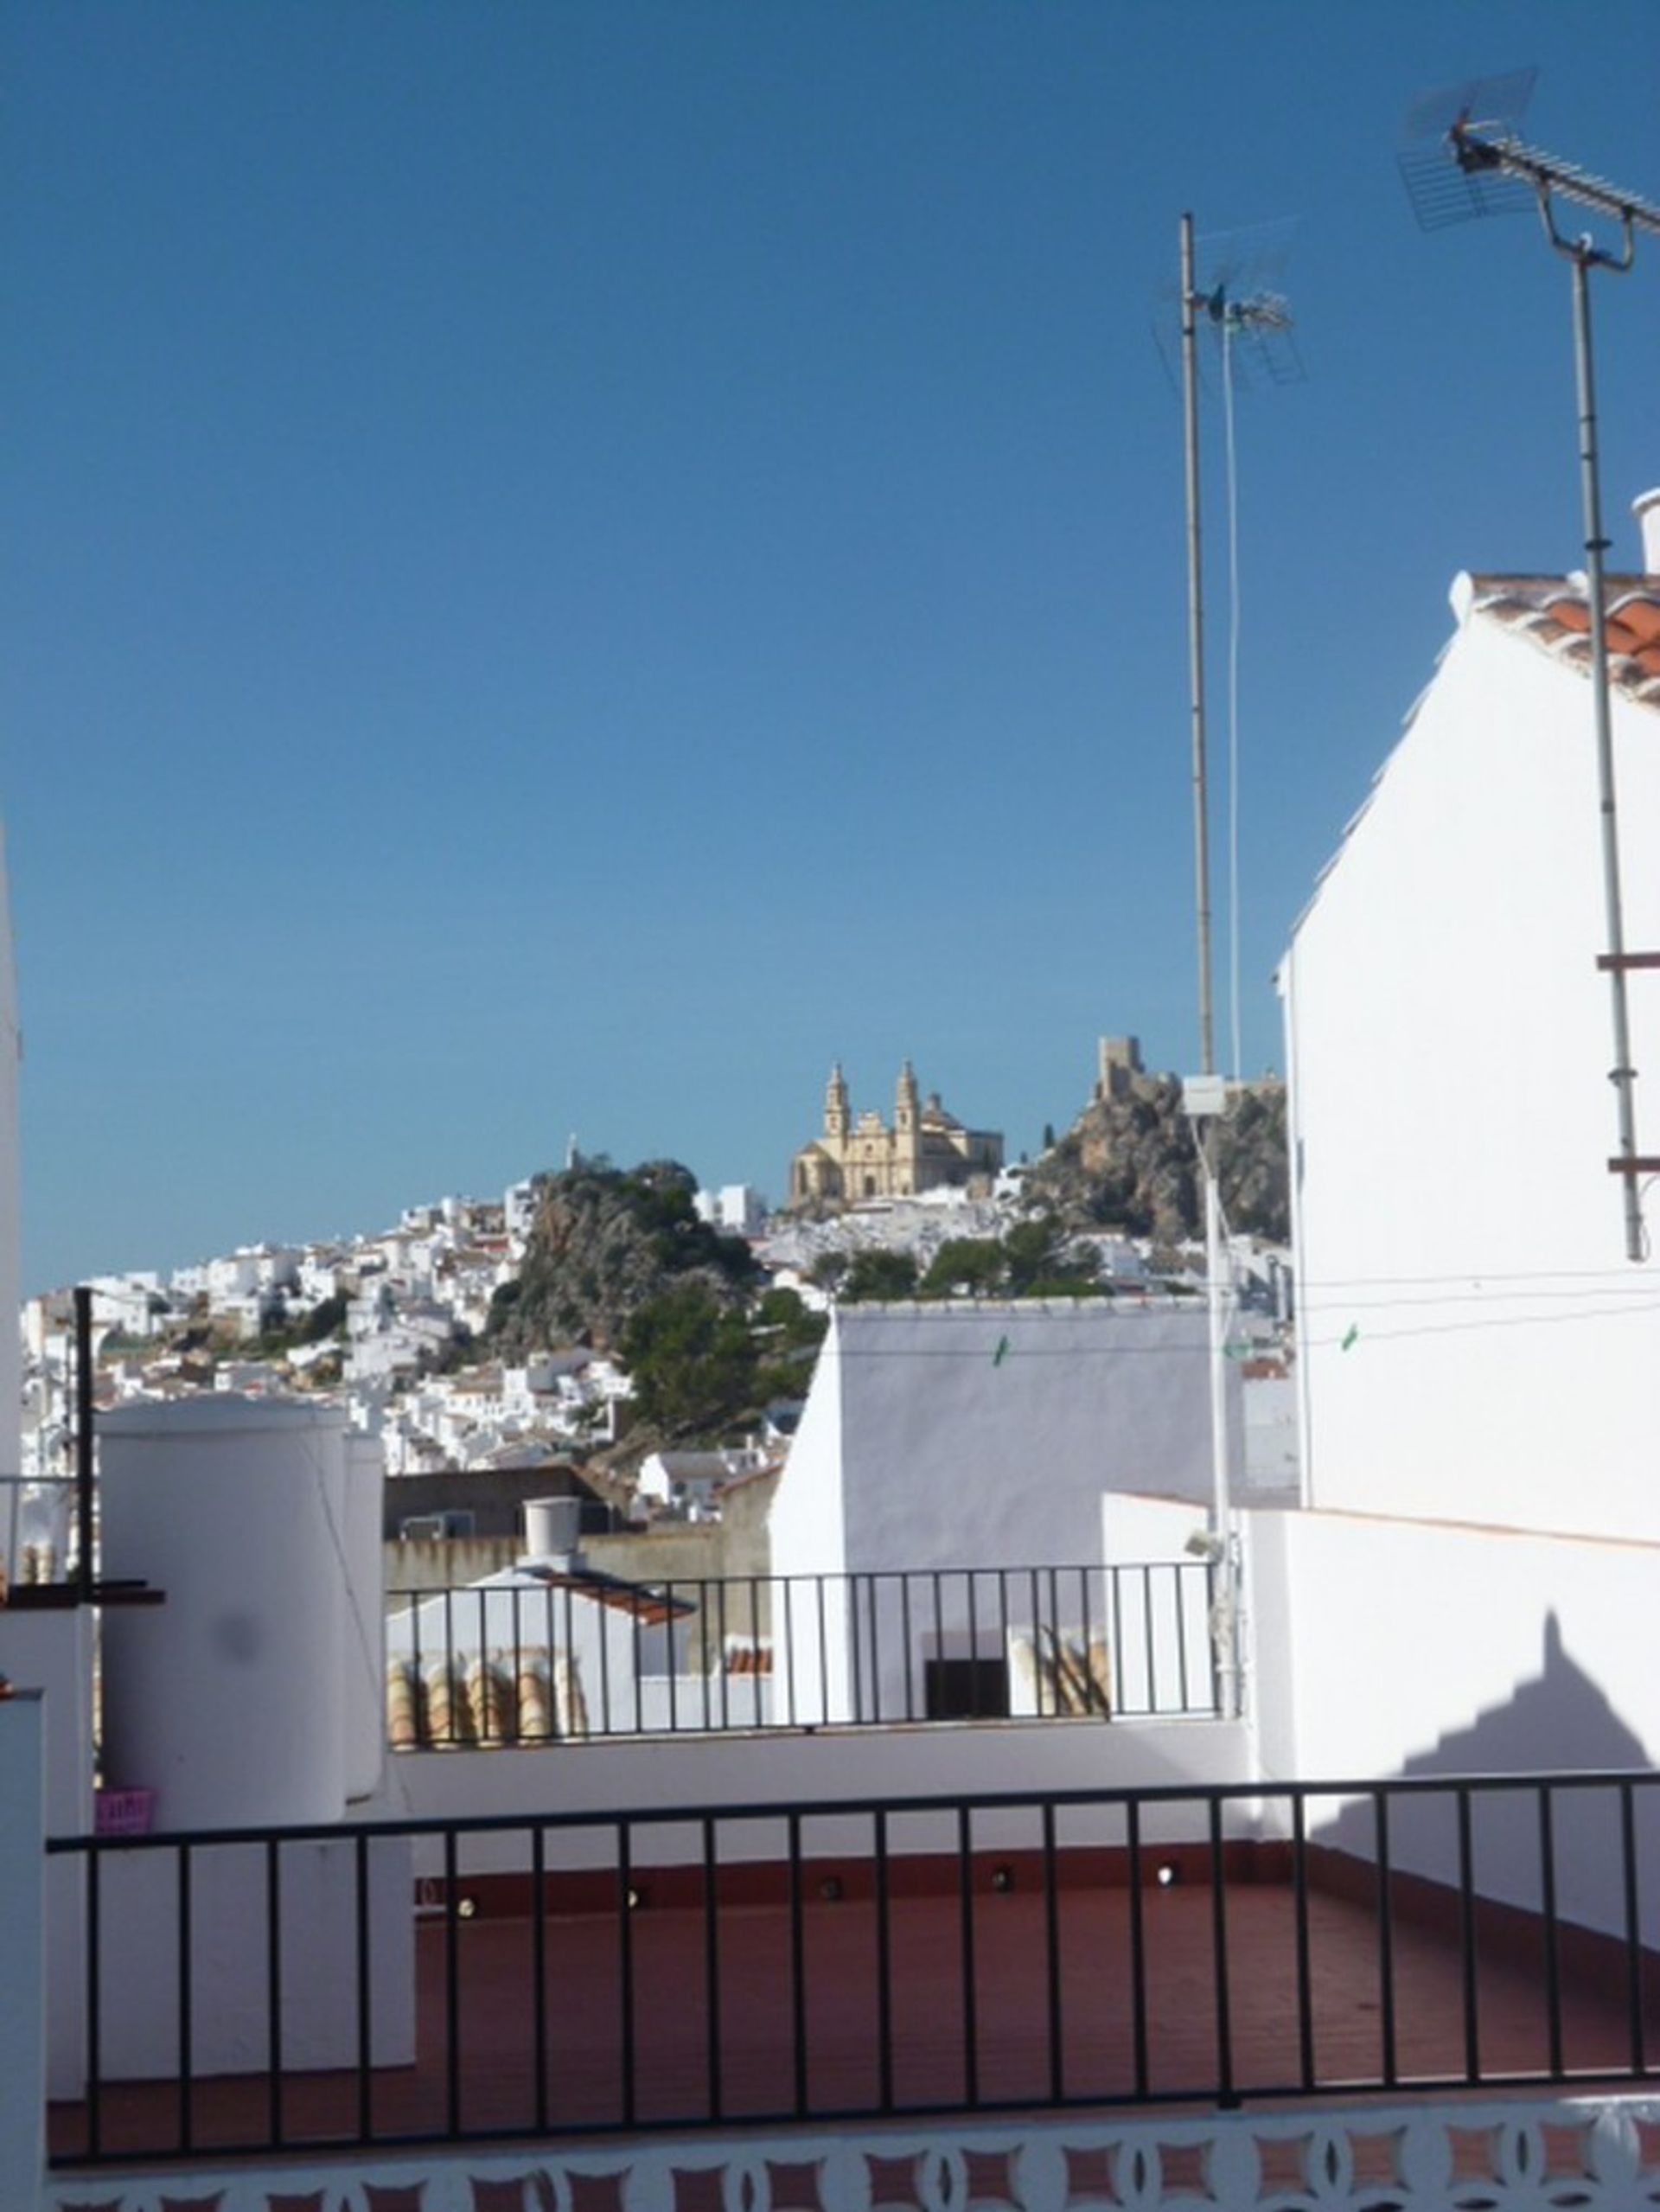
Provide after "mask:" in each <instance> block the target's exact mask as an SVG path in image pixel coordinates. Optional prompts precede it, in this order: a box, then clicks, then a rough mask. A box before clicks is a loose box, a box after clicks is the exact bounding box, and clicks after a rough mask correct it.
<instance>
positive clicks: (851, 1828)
mask: <svg viewBox="0 0 1660 2212" xmlns="http://www.w3.org/2000/svg"><path fill="white" fill-rule="evenodd" d="M1657 1841H1660V1775H1657V1774H1654V1773H1650V1772H1644V1773H1629V1774H1628V1773H1609V1774H1554V1775H1548V1776H1538V1777H1532V1778H1528V1777H1521V1776H1494V1777H1481V1778H1473V1779H1471V1778H1459V1779H1448V1778H1441V1777H1433V1778H1414V1779H1411V1780H1393V1781H1369V1780H1363V1781H1342V1782H1318V1783H1314V1782H1310V1783H1299V1784H1291V1785H1286V1784H1275V1785H1263V1784H1261V1783H1242V1784H1239V1785H1236V1786H1233V1787H1226V1788H1205V1789H1201V1788H1182V1787H1169V1788H1159V1789H1143V1790H1116V1791H1111V1790H1108V1791H1100V1790H1096V1791H1083V1790H1074V1791H1066V1792H1060V1793H1048V1794H1044V1795H1039V1796H1031V1797H1025V1796H1019V1797H1016V1796H1008V1795H987V1796H978V1795H976V1796H968V1797H961V1798H939V1797H926V1798H924V1797H911V1798H901V1797H894V1798H888V1799H884V1800H867V1801H865V1802H862V1803H846V1802H841V1801H838V1800H824V1801H820V1802H814V1803H810V1804H806V1803H803V1804H795V1805H784V1806H777V1805H774V1806H759V1805H752V1804H751V1805H743V1806H696V1807H664V1808H661V1809H658V1810H654V1811H649V1812H622V1813H609V1814H603V1815H602V1814H574V1813H573V1814H565V1815H557V1816H551V1817H547V1818H540V1819H534V1820H525V1819H520V1818H501V1819H473V1820H464V1821H461V1820H449V1821H437V1820H421V1821H416V1820H409V1821H401V1822H393V1823H388V1824H376V1825H373V1826H370V1827H364V1828H361V1829H357V1830H352V1829H342V1828H341V1827H338V1826H327V1825H320V1826H312V1827H292V1828H287V1829H283V1830H265V1829H246V1830H240V1831H234V1832H231V1831H226V1832H201V1833H197V1834H192V1835H178V1836H170V1837H169V1836H154V1837H151V1838H146V1839H144V1840H143V1841H132V1842H123V1843H115V1842H112V1841H103V1840H93V1839H89V1838H73V1839H59V1840H54V1841H53V1842H52V1843H50V1844H48V1851H49V1853H50V1854H51V1855H52V1856H51V1858H50V1861H49V1864H48V1877H49V1878H48V1919H49V1925H52V1926H55V1925H57V1920H56V1919H55V1918H54V1917H53V1916H54V1915H61V1914H62V1913H63V1912H64V1911H65V1910H66V1908H73V1913H74V1915H76V1916H77V1918H76V1924H77V1925H78V1927H79V1928H80V1946H79V1953H80V1955H79V1956H78V1957H76V1958H73V1959H71V1958H66V1957H64V1956H61V1955H58V1956H54V1958H53V1959H51V1960H50V1967H51V1971H52V1972H53V1975H54V1979H56V1980H57V1981H58V1982H59V1983H60V1985H62V1986H63V1987H65V1988H66V1989H68V1990H78V1991H80V2005H81V2009H82V2012H83V2015H84V2018H83V2021H82V2036H81V2042H82V2048H83V2050H84V2055H85V2068H86V2079H85V2086H84V2090H83V2092H82V2094H81V2095H80V2097H79V2098H77V2099H76V2100H74V2101H73V2103H66V2104H63V2105H60V2106H54V2108H53V2110H52V2112H51V2113H50V2115H49V2130H50V2137H51V2149H52V2156H53V2158H54V2163H56V2164H84V2163H88V2162H91V2163H98V2162H118V2161H121V2160H137V2159H141V2158H181V2157H189V2156H202V2157H205V2156H209V2155H212V2156H215V2157H217V2156H221V2155H227V2154H238V2155H251V2154H261V2155H263V2154H267V2153H271V2152H275V2151H292V2150H298V2149H304V2150H308V2151H316V2149H318V2148H320V2147H323V2146H330V2147H348V2146H351V2147H357V2146H362V2145H374V2146H376V2147H380V2148H386V2147H392V2146H395V2145H416V2144H434V2143H453V2142H459V2141H463V2140H465V2141H476V2140H480V2139H485V2138H493V2137H502V2138H505V2137H508V2136H514V2137H524V2136H527V2135H533V2134H534V2135H541V2134H547V2133H553V2132H558V2133H573V2132H575V2133H592V2134H603V2133H606V2132H611V2133H616V2132H628V2131H637V2130H642V2129H649V2128H656V2127H674V2128H680V2129H686V2128H694V2127H699V2126H734V2125H744V2126H750V2125H755V2124H759V2123H763V2122H768V2123H788V2122H790V2121H800V2122H813V2123H820V2124H821V2123H823V2122H826V2121H830V2120H850V2119H860V2120H863V2119H885V2118H890V2117H893V2116H896V2115H906V2114H923V2113H961V2112H986V2113H991V2112H998V2111H1006V2110H1015V2109H1022V2110H1025V2109H1031V2108H1041V2107H1055V2108H1062V2107H1079V2106H1121V2105H1140V2104H1147V2103H1175V2102H1182V2101H1191V2102H1202V2103H1205V2104H1221V2105H1223V2106H1228V2105H1235V2104H1238V2103H1239V2102H1241V2101H1242V2100H1247V2099H1255V2098H1264V2099H1267V2098H1287V2097H1290V2098H1298V2097H1310V2096H1315V2095H1321V2096H1324V2095H1327V2094H1334V2093H1341V2094H1343V2095H1344V2096H1345V2097H1348V2098H1350V2099H1352V2098H1355V2097H1357V2096H1361V2095H1365V2094H1373V2093H1387V2094H1393V2095H1398V2094H1408V2093H1410V2094H1424V2093H1427V2092H1450V2091H1457V2090H1465V2089H1479V2090H1483V2091H1494V2090H1501V2089H1504V2090H1509V2089H1517V2088H1523V2087H1543V2086H1550V2087H1557V2086H1560V2085H1561V2084H1564V2083H1589V2082H1593V2081H1600V2082H1627V2081H1649V2080H1651V2079H1653V2078H1654V2077H1655V2075H1656V2074H1657V2073H1660V1959H1657V1956H1656V1953H1655V1951H1654V1949H1653V1945H1654V1942H1655V1939H1656V1934H1657V1928H1660V1899H1657V1898H1656V1897H1655V1896H1654V1895H1653V1882H1652V1877H1651V1876H1650V1875H1649V1874H1648V1873H1647V1871H1646V1870H1648V1869H1650V1868H1651V1867H1652V1866H1653V1865H1654V1864H1655V1852H1654V1847H1655V1844H1656V1843H1657ZM54 1885H55V1886H54Z"/></svg>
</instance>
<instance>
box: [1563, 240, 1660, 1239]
mask: <svg viewBox="0 0 1660 2212" xmlns="http://www.w3.org/2000/svg"><path fill="white" fill-rule="evenodd" d="M1568 259H1570V260H1571V261H1572V263H1573V265H1574V376H1575V380H1576V382H1577V384H1578V387H1579V406H1580V501H1581V504H1582V506H1583V509H1584V516H1585V572H1586V592H1587V598H1589V599H1590V602H1591V695H1592V700H1593V707H1594V713H1595V715H1596V732H1597V799H1598V805H1599V808H1600V810H1601V815H1602V885H1603V905H1604V910H1605V912H1606V930H1607V937H1608V956H1609V957H1608V987H1609V994H1610V999H1611V1004H1612V1013H1613V1025H1614V1064H1613V1066H1612V1068H1611V1069H1610V1070H1609V1080H1610V1081H1611V1082H1612V1084H1613V1086H1614V1092H1615V1096H1616V1097H1617V1098H1618V1102H1619V1158H1620V1161H1621V1173H1620V1178H1619V1180H1620V1184H1621V1186H1622V1189H1623V1192H1624V1196H1625V1256H1626V1258H1627V1259H1628V1260H1640V1259H1642V1258H1643V1256H1644V1241H1645V1240H1644V1231H1643V1202H1642V1198H1641V1195H1640V1193H1639V1192H1638V1184H1637V1126H1636V1115H1635V1111H1634V1109H1633V1105H1632V1100H1631V1086H1632V1084H1633V1083H1634V1082H1635V1081H1636V1079H1637V1071H1636V1069H1635V1068H1633V1067H1632V1065H1631V1021H1630V1015H1629V1011H1628V1007H1627V1001H1626V995H1625V909H1624V904H1623V901H1622V899H1621V896H1620V882H1619V821H1618V814H1617V812H1616V809H1615V802H1614V734H1613V723H1612V715H1611V713H1610V711H1609V705H1608V636H1607V631H1606V628H1605V617H1606V607H1607V596H1606V590H1605V588H1604V584H1603V565H1602V557H1603V555H1604V553H1606V551H1607V549H1608V541H1607V540H1606V538H1605V537H1604V536H1603V534H1602V489H1601V483H1600V470H1599V465H1598V460H1597V393H1596V380H1595V375H1594V372H1593V365H1592V359H1591V271H1592V268H1593V265H1595V263H1596V260H1597V256H1596V254H1595V253H1594V250H1593V247H1592V246H1591V242H1590V240H1588V239H1587V240H1581V241H1580V246H1579V248H1578V250H1577V251H1574V252H1572V253H1570V254H1569V256H1568Z"/></svg>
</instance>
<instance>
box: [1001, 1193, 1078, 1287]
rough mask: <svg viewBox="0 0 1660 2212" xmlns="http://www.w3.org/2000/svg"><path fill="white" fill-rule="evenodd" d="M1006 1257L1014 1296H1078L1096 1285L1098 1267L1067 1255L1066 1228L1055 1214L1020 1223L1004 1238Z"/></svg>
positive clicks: (1009, 1281) (1004, 1255) (1009, 1283)
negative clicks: (1063, 1227) (1064, 1229)
mask: <svg viewBox="0 0 1660 2212" xmlns="http://www.w3.org/2000/svg"><path fill="white" fill-rule="evenodd" d="M1003 1257H1004V1262H1005V1264H1006V1267H1007V1269H1008V1285H1009V1295H1010V1296H1011V1297H1013V1298H1044V1297H1072V1298H1076V1297H1082V1296H1083V1295H1086V1294H1088V1293H1089V1292H1090V1291H1092V1290H1094V1289H1095V1288H1096V1279H1095V1269H1094V1268H1093V1267H1092V1266H1090V1265H1088V1264H1087V1263H1083V1262H1081V1261H1078V1260H1075V1259H1072V1258H1070V1257H1069V1256H1068V1253H1067V1249H1066V1237H1065V1234H1064V1231H1063V1229H1062V1227H1061V1224H1060V1223H1059V1221H1058V1220H1057V1218H1056V1217H1055V1216H1054V1215H1053V1214H1052V1213H1046V1214H1044V1215H1042V1216H1041V1217H1040V1218H1038V1220H1036V1221H1020V1222H1017V1223H1016V1224H1015V1225H1014V1227H1013V1228H1012V1229H1011V1230H1010V1231H1009V1233H1008V1235H1007V1236H1006V1237H1005V1238H1004V1239H1003Z"/></svg>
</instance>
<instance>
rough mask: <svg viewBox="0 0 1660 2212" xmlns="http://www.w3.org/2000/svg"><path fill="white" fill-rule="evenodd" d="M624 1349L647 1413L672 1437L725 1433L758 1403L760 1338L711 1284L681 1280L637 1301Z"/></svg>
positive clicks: (641, 1406) (640, 1406)
mask: <svg viewBox="0 0 1660 2212" xmlns="http://www.w3.org/2000/svg"><path fill="white" fill-rule="evenodd" d="M621 1349H622V1354H623V1365H624V1366H625V1367H626V1368H627V1369H628V1371H629V1375H630V1377H631V1378H633V1382H634V1402H635V1407H636V1409H637V1410H638V1411H639V1413H640V1416H641V1417H642V1420H645V1421H648V1422H650V1423H651V1424H652V1426H653V1427H654V1428H656V1429H661V1431H662V1432H663V1434H664V1435H665V1436H667V1437H668V1438H669V1439H671V1441H677V1442H678V1441H680V1440H684V1439H689V1438H704V1437H712V1436H715V1435H718V1434H719V1432H720V1431H721V1430H722V1429H725V1428H727V1427H728V1426H729V1425H730V1424H731V1422H733V1421H735V1420H736V1419H737V1416H738V1415H739V1414H740V1413H742V1412H744V1410H746V1409H747V1408H748V1407H750V1405H752V1404H753V1403H754V1399H755V1381H756V1368H757V1346H756V1340H755V1339H754V1337H753V1336H752V1335H751V1334H750V1326H749V1323H748V1322H747V1321H746V1320H745V1319H744V1315H743V1314H741V1313H739V1312H738V1311H737V1309H736V1308H735V1307H731V1306H726V1305H723V1304H722V1302H721V1301H720V1300H719V1299H718V1297H717V1296H716V1295H715V1293H714V1291H713V1290H712V1288H710V1286H709V1285H708V1284H707V1283H706V1282H700V1281H696V1280H693V1281H692V1282H680V1283H676V1284H674V1286H673V1287H672V1288H669V1289H667V1290H665V1291H663V1292H661V1294H660V1295H658V1296H657V1297H655V1298H651V1299H648V1300H647V1301H646V1302H645V1303H644V1304H643V1305H642V1306H639V1307H636V1308H635V1311H634V1313H633V1314H631V1315H630V1316H629V1320H628V1323H627V1326H626V1327H624V1329H623V1342H622V1346H621Z"/></svg>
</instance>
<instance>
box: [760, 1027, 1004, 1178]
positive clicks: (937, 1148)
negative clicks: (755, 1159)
mask: <svg viewBox="0 0 1660 2212" xmlns="http://www.w3.org/2000/svg"><path fill="white" fill-rule="evenodd" d="M1002 1165H1003V1138H1002V1135H1001V1133H1000V1132H999V1131H997V1130H993V1129H966V1128H964V1127H963V1126H962V1123H961V1122H959V1121H958V1120H956V1118H955V1116H953V1115H950V1114H948V1113H947V1112H946V1110H945V1109H944V1107H943V1106H942V1104H941V1103H940V1095H939V1093H938V1091H936V1090H935V1091H930V1092H929V1095H928V1098H927V1100H926V1102H923V1100H921V1099H920V1098H919V1097H918V1096H917V1090H916V1076H915V1074H914V1073H913V1072H912V1070H911V1064H910V1061H909V1060H907V1061H906V1062H905V1064H904V1066H903V1068H901V1070H900V1071H899V1087H898V1090H897V1092H896V1094H895V1096H894V1104H893V1126H892V1127H891V1128H889V1126H888V1124H887V1123H886V1122H884V1120H883V1119H882V1116H880V1115H879V1114H878V1113H876V1112H875V1111H874V1110H869V1111H866V1112H865V1113H863V1114H860V1115H859V1116H858V1118H857V1119H855V1118H854V1116H853V1113H852V1108H851V1107H850V1106H849V1105H848V1103H847V1084H846V1078H845V1077H843V1075H842V1072H841V1066H840V1062H838V1064H836V1065H835V1066H834V1067H833V1068H832V1069H831V1071H830V1081H829V1084H827V1087H826V1090H825V1094H824V1129H823V1132H822V1134H821V1135H819V1136H817V1137H815V1138H814V1140H813V1141H812V1143H810V1144H805V1145H803V1146H802V1147H801V1150H800V1151H799V1152H798V1153H797V1154H795V1159H794V1160H792V1161H791V1162H790V1169H789V1202H790V1204H791V1205H859V1204H860V1203H861V1202H862V1201H863V1200H865V1199H914V1198H919V1197H921V1195H922V1194H923V1192H924V1191H937V1190H940V1189H942V1188H957V1189H964V1188H968V1187H970V1186H974V1187H985V1186H989V1184H990V1182H991V1180H992V1178H993V1176H994V1175H995V1174H996V1173H998V1171H999V1168H1000V1167H1002Z"/></svg>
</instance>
